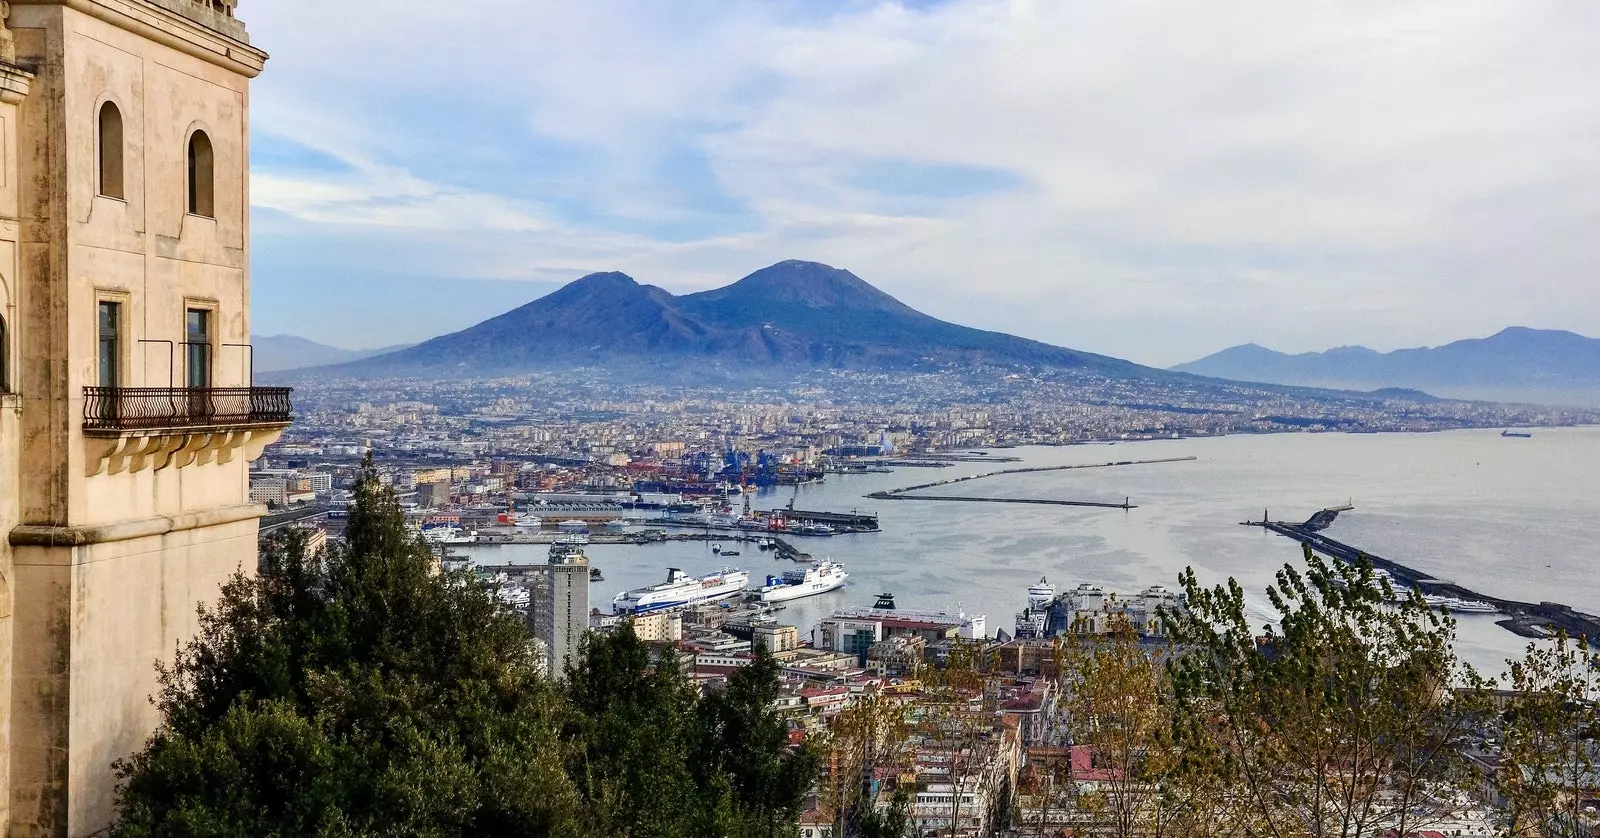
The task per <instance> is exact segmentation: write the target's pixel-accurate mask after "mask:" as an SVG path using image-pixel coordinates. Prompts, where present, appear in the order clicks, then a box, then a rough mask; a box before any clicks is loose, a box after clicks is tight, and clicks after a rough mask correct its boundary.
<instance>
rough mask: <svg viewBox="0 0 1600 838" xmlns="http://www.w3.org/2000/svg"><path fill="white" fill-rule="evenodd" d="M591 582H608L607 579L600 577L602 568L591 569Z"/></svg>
mask: <svg viewBox="0 0 1600 838" xmlns="http://www.w3.org/2000/svg"><path fill="white" fill-rule="evenodd" d="M589 581H590V582H604V581H606V578H605V577H604V576H601V575H600V568H598V567H591V568H589Z"/></svg>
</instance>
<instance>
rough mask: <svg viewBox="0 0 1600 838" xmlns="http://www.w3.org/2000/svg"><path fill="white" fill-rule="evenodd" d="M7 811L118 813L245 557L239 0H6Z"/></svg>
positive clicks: (75, 818)
mask: <svg viewBox="0 0 1600 838" xmlns="http://www.w3.org/2000/svg"><path fill="white" fill-rule="evenodd" d="M0 11H3V12H5V15H6V21H5V22H6V27H5V29H4V30H3V31H0V317H3V318H4V327H3V329H0V392H3V393H4V395H0V531H3V532H5V533H7V534H8V536H9V537H8V538H6V539H3V540H0V824H3V828H4V834H6V835H11V836H32V835H72V836H76V835H89V834H93V833H95V832H97V831H99V830H102V829H104V828H105V827H106V826H108V825H109V823H110V821H111V818H112V815H113V810H112V803H113V799H114V792H115V780H114V776H113V774H112V769H111V764H112V762H113V761H115V760H116V759H118V758H121V757H123V756H126V755H127V754H129V753H130V752H132V751H133V750H134V749H135V748H137V747H138V746H139V745H140V743H142V742H143V741H144V739H145V738H146V737H147V736H148V735H149V733H150V732H151V731H152V730H153V729H154V727H155V724H156V722H157V716H156V712H155V709H154V707H152V706H151V704H150V702H149V697H150V696H151V695H152V694H153V693H154V692H155V690H156V688H157V683H156V671H155V662H156V661H157V660H167V659H170V658H171V656H172V653H173V650H174V649H175V648H176V646H177V644H178V643H179V642H180V641H182V640H183V639H185V638H187V637H189V636H191V635H192V633H193V632H194V630H195V626H196V616H195V610H196V605H197V604H198V603H202V602H210V601H213V600H214V599H215V597H216V595H217V592H218V588H219V586H220V585H221V584H222V582H223V581H224V580H226V579H227V577H228V576H229V575H230V574H232V573H233V572H235V571H236V570H240V569H243V570H245V571H247V572H248V571H250V570H253V568H254V566H255V562H256V553H257V547H256V533H257V522H256V519H257V518H258V517H259V516H260V514H261V512H262V508H261V507H260V506H259V505H256V504H252V503H250V499H249V478H248V472H247V469H248V462H249V460H250V459H252V458H254V457H257V456H259V455H260V452H261V449H262V447H263V446H265V445H266V444H268V443H269V442H271V441H272V440H274V439H276V437H277V435H278V434H280V433H281V432H282V430H283V428H284V427H285V425H286V423H287V420H288V398H287V393H285V392H281V391H275V390H268V389H263V388H252V387H251V381H250V372H249V371H250V363H249V353H250V350H249V348H248V344H249V342H250V326H249V322H250V318H249V300H250V288H249V216H248V207H249V199H248V186H249V182H248V177H247V165H248V162H247V161H248V140H249V133H248V132H249V122H248V114H249V80H250V79H251V78H254V77H255V76H256V74H257V73H259V72H260V70H261V68H262V65H263V63H264V62H265V60H266V55H265V54H264V53H262V52H261V51H259V50H257V49H255V48H254V47H252V46H250V45H249V43H248V41H247V39H246V35H245V31H244V28H243V26H242V24H240V23H239V21H238V20H236V19H235V18H234V17H233V0H11V2H10V3H9V5H7V4H5V3H3V2H0Z"/></svg>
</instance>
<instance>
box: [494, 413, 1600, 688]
mask: <svg viewBox="0 0 1600 838" xmlns="http://www.w3.org/2000/svg"><path fill="white" fill-rule="evenodd" d="M977 450H984V451H986V454H985V455H984V456H986V457H992V458H1001V457H1015V458H1018V460H1019V461H1018V462H996V463H993V464H988V463H984V462H973V463H966V462H964V463H958V464H955V465H952V466H949V467H946V468H940V469H931V468H918V467H901V468H895V469H893V471H892V473H889V474H862V475H828V478H827V480H826V481H825V482H823V483H820V484H813V485H807V486H800V487H775V488H773V489H770V490H764V491H762V492H760V493H759V494H756V495H754V496H752V503H753V505H754V507H755V508H757V509H772V508H777V507H782V506H785V505H787V504H789V503H791V502H793V505H794V508H796V509H804V510H826V511H838V512H848V511H857V512H872V513H875V514H877V515H878V518H879V523H880V526H881V527H882V531H881V532H877V533H867V534H856V535H836V536H832V537H793V536H791V537H789V539H790V540H791V541H792V542H793V543H794V544H795V545H796V546H797V547H799V548H800V549H801V550H805V551H807V552H809V553H811V554H812V555H813V556H815V557H817V558H819V559H821V558H830V559H833V560H835V561H838V562H841V563H843V564H844V565H845V566H846V568H847V569H848V571H849V573H850V582H849V583H848V584H847V585H846V586H845V587H844V588H842V589H840V590H838V591H834V592H831V593H828V594H823V595H820V596H816V597H812V598H809V599H804V600H798V601H795V602H791V603H789V604H787V606H786V607H785V608H784V610H782V611H780V612H778V614H777V617H778V619H779V621H780V622H782V623H788V624H792V625H796V626H798V627H799V629H800V632H801V635H802V637H805V636H810V635H811V633H812V631H813V630H814V628H815V627H816V624H817V622H818V621H819V620H820V619H822V618H823V617H826V616H827V615H828V614H829V613H831V612H832V611H833V610H834V609H836V608H841V607H847V606H870V605H871V604H872V603H873V601H874V600H875V599H876V597H877V595H878V594H880V593H891V594H893V595H894V597H895V601H896V603H897V604H898V606H899V607H900V608H903V609H917V610H928V611H944V612H948V613H952V614H956V613H963V614H967V615H975V614H982V615H985V616H986V617H987V628H988V632H989V634H991V635H992V634H993V633H994V632H995V630H996V629H1005V630H1006V631H1007V632H1008V633H1009V632H1011V631H1012V627H1013V625H1014V622H1015V616H1016V613H1017V612H1018V611H1020V610H1021V609H1022V607H1023V606H1024V605H1025V604H1026V599H1027V596H1026V594H1027V589H1028V587H1029V586H1030V585H1032V584H1034V583H1037V582H1038V581H1039V580H1040V578H1041V577H1042V578H1046V579H1048V580H1049V581H1050V582H1051V583H1053V584H1054V585H1055V586H1056V587H1057V589H1058V590H1065V589H1068V588H1071V587H1075V586H1077V585H1078V584H1079V583H1083V582H1090V583H1093V584H1096V585H1100V586H1102V587H1104V588H1105V589H1106V590H1108V591H1117V592H1119V593H1125V594H1134V593H1137V592H1139V591H1140V590H1143V589H1144V588H1146V587H1148V586H1150V585H1164V586H1166V587H1168V588H1174V589H1175V588H1177V587H1178V576H1179V574H1180V573H1181V572H1182V571H1183V570H1184V569H1185V568H1190V567H1192V568H1194V570H1195V572H1196V574H1197V575H1198V577H1199V580H1200V581H1201V582H1202V583H1203V584H1206V585H1213V584H1221V583H1225V582H1226V581H1227V580H1228V579H1229V578H1230V577H1231V578H1234V579H1237V580H1238V581H1239V583H1240V584H1241V585H1242V586H1243V587H1244V588H1245V590H1246V591H1247V592H1248V594H1249V600H1248V602H1249V608H1250V611H1251V617H1252V618H1253V619H1255V620H1257V621H1259V622H1260V623H1262V624H1266V623H1269V622H1271V621H1273V620H1274V619H1275V617H1276V615H1275V614H1274V612H1273V610H1272V608H1271V606H1270V604H1269V602H1268V600H1267V597H1266V595H1265V593H1264V592H1265V589H1266V587H1267V586H1268V585H1270V584H1271V583H1272V582H1273V577H1274V574H1275V573H1276V572H1277V571H1278V570H1279V569H1281V568H1282V567H1283V566H1284V565H1285V564H1292V565H1297V566H1298V565H1300V564H1301V558H1300V546H1299V545H1298V544H1296V543H1294V542H1292V541H1290V540H1288V539H1286V538H1283V537H1282V536H1278V535H1274V534H1271V533H1268V532H1266V531H1264V530H1262V529H1261V528H1259V527H1246V526H1241V525H1240V522H1241V521H1245V520H1260V519H1261V517H1262V516H1263V515H1264V514H1265V515H1268V516H1270V517H1271V518H1272V519H1273V520H1287V521H1301V520H1305V519H1306V518H1308V517H1310V516H1311V515H1312V514H1313V513H1315V512H1316V511H1318V510H1320V509H1323V508H1326V507H1330V506H1342V505H1345V504H1349V505H1352V506H1353V507H1354V509H1352V510H1351V511H1348V512H1344V513H1341V514H1340V516H1339V518H1338V520H1337V521H1336V522H1335V523H1334V525H1333V526H1332V527H1330V528H1329V529H1328V530H1327V532H1326V535H1328V536H1330V537H1332V538H1335V539H1338V540H1340V541H1343V542H1345V543H1347V544H1351V545H1353V546H1356V547H1358V548H1361V549H1363V550H1367V551H1370V552H1372V553H1375V554H1378V555H1381V556H1384V557H1386V558H1389V559H1392V560H1395V561H1398V562H1401V563H1402V564H1406V565H1408V566H1411V567H1413V568H1416V569H1418V570H1422V571H1425V572H1427V573H1430V574H1432V575H1433V576H1434V577H1435V578H1438V579H1443V580H1448V581H1452V582H1455V583H1457V584H1460V585H1464V586H1466V587H1468V588H1471V589H1473V590H1476V591H1479V592H1481V593H1484V594H1489V595H1493V596H1499V597H1505V598H1508V599H1516V600H1523V601H1544V600H1550V601H1556V602H1562V603H1566V604H1568V605H1571V606H1573V607H1575V608H1578V609H1579V610H1581V611H1587V612H1590V613H1597V614H1600V573H1597V572H1596V562H1595V555H1594V551H1595V549H1596V546H1597V545H1600V427H1585V428H1557V429H1537V430H1535V431H1533V436H1532V437H1531V438H1525V439H1524V438H1508V437H1502V436H1501V435H1500V431H1499V430H1466V431H1451V432H1443V433H1428V434H1340V433H1321V434H1311V433H1303V434H1263V435H1250V436H1228V437H1213V438H1196V439H1172V440H1153V441H1141V442H1119V443H1115V444H1111V445H1105V444H1097V445H1074V446H1064V447H1024V448H1004V449H992V450H991V449H977ZM1180 457H1193V458H1194V459H1193V460H1186V461H1182V462H1168V463H1159V464H1153V465H1126V466H1117V467H1111V468H1092V469H1081V470H1071V471H1054V472H1041V473H1034V474H1014V475H1003V476H996V477H988V478H984V479H980V480H972V481H966V482H962V483H959V484H954V485H950V486H944V487H940V488H939V489H937V490H928V491H927V492H926V493H929V494H943V495H951V496H964V497H994V498H1000V497H1005V498H1041V499H1059V500H1079V501H1100V502H1109V503H1121V502H1123V501H1124V499H1128V500H1130V501H1131V503H1132V504H1134V505H1135V506H1136V508H1134V509H1128V510H1122V509H1101V508H1086V507H1067V506H1052V505H1031V504H1003V503H957V502H938V501H917V500H875V499H872V498H869V497H867V495H869V494H871V493H873V492H877V491H880V490H888V489H894V488H899V487H903V486H910V485H913V484H920V483H928V482H931V481H934V480H945V479H949V478H952V477H964V476H967V475H970V474H982V473H985V472H989V471H995V470H1000V469H1012V468H1023V467H1030V466H1056V465H1087V464H1100V463H1108V462H1118V461H1133V460H1155V459H1167V458H1180ZM713 545H718V546H720V547H721V548H722V549H723V550H738V551H739V553H740V555H738V556H736V557H726V556H723V555H720V554H718V553H716V552H713ZM547 551H548V548H547V547H545V546H540V545H477V546H473V547H470V548H465V552H466V554H467V555H469V556H470V557H472V558H473V559H474V560H475V561H476V562H477V563H478V564H480V565H485V566H487V565H493V564H504V563H523V562H539V561H543V560H544V558H545V556H546V554H547ZM587 552H588V554H589V557H590V562H591V564H593V565H594V566H596V567H599V568H601V569H602V572H603V575H604V577H605V579H604V581H602V582H595V583H593V584H592V587H591V590H590V602H591V605H593V606H595V607H599V608H601V609H604V610H609V607H610V602H611V599H612V597H613V596H614V595H615V594H616V593H618V592H620V591H624V590H627V589H630V588H636V587H640V586H643V585H648V584H652V583H655V582H658V581H662V580H664V579H665V578H666V573H667V568H668V567H679V568H683V569H684V570H686V571H688V572H689V573H691V574H695V575H701V574H705V573H708V572H711V571H714V570H717V569H719V568H721V567H723V566H731V567H739V568H743V569H745V570H748V571H749V572H750V575H751V581H752V586H754V585H755V584H759V580H761V579H763V578H764V577H765V576H766V575H767V574H776V573H781V572H782V571H783V570H784V569H786V568H788V567H792V566H793V565H792V564H791V563H788V562H783V561H779V560H776V559H774V558H773V556H772V554H771V553H768V552H764V551H759V550H757V549H756V548H755V546H754V545H751V544H743V545H738V544H735V543H733V542H731V541H728V542H721V543H720V544H719V543H718V542H672V543H666V544H652V545H645V546H636V545H591V546H590V547H589V548H587ZM1496 619H1497V618H1496V617H1495V616H1493V615H1478V614H1462V615H1457V622H1458V626H1457V654H1458V656H1459V657H1460V658H1461V659H1462V660H1464V661H1466V662H1468V663H1470V664H1472V665H1473V666H1475V667H1477V668H1479V669H1480V670H1481V671H1485V672H1488V673H1499V672H1501V671H1503V669H1504V665H1505V661H1506V660H1507V659H1508V658H1512V657H1520V655H1521V654H1522V653H1523V651H1524V649H1525V648H1526V646H1527V644H1528V641H1527V640H1525V639H1522V638H1519V637H1517V636H1516V635H1514V634H1512V633H1510V632H1508V631H1506V630H1505V629H1503V628H1500V627H1499V626H1497V625H1495V620H1496Z"/></svg>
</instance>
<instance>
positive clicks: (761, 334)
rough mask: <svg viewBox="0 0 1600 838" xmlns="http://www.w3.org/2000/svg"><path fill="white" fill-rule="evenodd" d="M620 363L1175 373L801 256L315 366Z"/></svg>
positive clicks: (576, 293)
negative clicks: (962, 317)
mask: <svg viewBox="0 0 1600 838" xmlns="http://www.w3.org/2000/svg"><path fill="white" fill-rule="evenodd" d="M619 359H634V360H645V361H655V362H664V361H668V360H676V361H693V362H712V363H723V364H732V365H747V366H810V367H826V368H839V369H925V368H933V367H939V366H943V365H949V364H958V363H959V364H983V363H995V364H1002V365H1010V366H1050V367H1075V368H1079V369H1084V370H1090V371H1094V372H1098V373H1101V374H1104V375H1107V376H1109V377H1118V376H1146V377H1162V376H1170V375H1173V374H1172V373H1167V372H1165V371H1162V370H1157V369H1153V368H1149V367H1141V366H1139V365H1137V364H1134V363H1132V362H1130V361H1124V360H1121V359H1117V358H1110V357H1107V356H1103V355H1096V354H1094V353H1088V352H1081V351H1078V350H1073V349H1067V348H1064V347H1059V346H1052V345H1050V344H1046V343H1041V342H1039V341H1033V340H1028V339H1026V338H1020V337H1015V336H1012V335H1007V334H1003V333H1000V332H988V331H984V330H981V329H974V328H970V327H967V326H960V325H957V324H954V323H949V322H946V321H943V320H939V319H937V318H934V317H931V316H929V315H926V314H923V313H921V312H919V311H917V310H915V309H913V308H911V307H910V306H908V305H906V304H905V303H903V302H901V301H899V300H897V299H895V298H894V297H893V296H891V295H889V294H887V293H885V292H883V291H881V290H879V289H878V288H876V287H874V286H873V285H871V284H870V283H868V282H866V281H865V280H863V279H861V278H860V277H858V276H856V275H855V274H853V273H851V272H849V271H847V270H843V269H840V268H834V267H831V266H828V265H823V264H821V263H817V262H806V261H801V260H787V261H784V262H779V263H777V264H774V265H770V266H768V267H766V268H762V269H761V270H758V271H755V272H754V273H751V274H749V275H747V276H745V277H743V278H742V279H740V280H738V281H737V282H734V283H731V284H729V285H726V286H723V287H721V288H715V289H710V290H707V291H700V292H696V293H692V294H685V295H682V296H676V295H673V294H671V293H670V292H668V291H666V290H664V289H661V288H659V287H656V286H654V285H646V284H641V283H639V282H638V281H637V280H635V279H634V278H633V277H630V276H628V275H627V274H624V273H620V272H616V271H608V272H599V273H593V274H588V275H586V276H583V277H580V278H579V279H577V280H574V281H573V282H570V283H568V284H566V285H564V286H562V287H561V288H559V289H557V290H556V291H554V292H552V293H550V294H547V295H545V296H543V297H540V298H539V299H536V300H533V301H532V302H529V303H527V304H525V305H522V306H519V307H517V308H515V309H512V310H511V311H508V312H505V313H503V314H500V315H497V316H495V317H491V318H489V319H487V320H484V321H483V322H481V323H478V324H476V325H474V326H471V327H469V328H466V329H463V330H461V331H458V332H454V333H451V334H447V335H441V336H439V337H436V338H433V339H431V340H427V341H423V342H422V343H420V344H417V345H416V346H413V347H410V348H408V349H404V350H401V351H398V352H392V353H388V354H385V355H381V356H377V357H373V358H368V359H364V360H361V361H355V362H352V363H347V364H340V365H337V366H334V367H325V368H321V369H320V370H319V371H321V372H328V373H351V374H357V373H359V374H371V373H391V374H400V373H408V374H428V373H434V374H444V373H460V372H462V371H465V370H470V371H471V372H472V373H473V374H498V373H512V372H518V371H525V370H529V371H531V370H534V369H541V368H548V367H551V366H553V365H561V364H572V363H588V362H600V361H616V360H619Z"/></svg>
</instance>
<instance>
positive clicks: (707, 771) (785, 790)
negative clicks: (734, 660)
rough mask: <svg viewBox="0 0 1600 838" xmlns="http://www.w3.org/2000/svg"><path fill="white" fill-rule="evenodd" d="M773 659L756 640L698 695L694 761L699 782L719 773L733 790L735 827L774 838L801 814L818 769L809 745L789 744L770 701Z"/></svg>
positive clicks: (709, 782) (774, 688)
mask: <svg viewBox="0 0 1600 838" xmlns="http://www.w3.org/2000/svg"><path fill="white" fill-rule="evenodd" d="M777 699H778V663H777V661H776V660H774V659H773V657H772V654H771V653H770V652H768V651H767V649H766V647H765V646H760V645H758V646H757V647H756V650H755V660H754V661H752V662H751V663H750V664H748V665H746V666H743V667H741V668H739V669H738V670H736V671H735V672H734V673H733V674H732V675H730V676H729V677H728V681H727V684H726V686H725V687H724V688H723V689H722V690H720V691H718V692H713V693H711V694H710V695H708V696H706V698H705V699H703V700H702V701H701V704H700V708H699V712H698V713H697V714H696V716H697V718H698V719H699V720H700V723H701V725H700V731H699V735H698V737H697V738H698V745H699V748H698V753H697V754H696V755H695V759H694V763H693V764H694V768H695V771H696V774H697V776H698V777H699V780H700V783H701V785H702V787H714V786H713V778H714V777H715V775H716V774H719V773H720V774H722V775H724V776H725V777H726V780H727V782H728V784H729V786H730V787H731V789H732V792H733V804H734V807H735V810H736V817H737V819H738V820H739V822H740V823H741V825H742V826H741V831H743V832H744V833H746V834H748V835H750V836H752V838H757V837H758V836H759V837H760V838H772V836H776V835H778V834H780V833H781V832H782V830H783V828H784V825H785V824H794V823H795V822H796V821H797V820H798V819H799V816H800V811H801V808H802V806H803V805H804V803H805V798H806V794H807V793H808V792H809V791H810V789H811V783H812V780H813V779H815V777H816V773H817V759H816V756H815V754H814V753H813V752H812V751H811V750H809V749H793V748H790V747H789V746H788V725H787V724H786V723H785V722H784V720H783V718H782V717H780V716H779V715H778V713H777V711H776V709H775V708H774V702H776V701H777Z"/></svg>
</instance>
